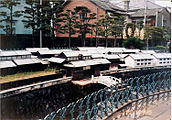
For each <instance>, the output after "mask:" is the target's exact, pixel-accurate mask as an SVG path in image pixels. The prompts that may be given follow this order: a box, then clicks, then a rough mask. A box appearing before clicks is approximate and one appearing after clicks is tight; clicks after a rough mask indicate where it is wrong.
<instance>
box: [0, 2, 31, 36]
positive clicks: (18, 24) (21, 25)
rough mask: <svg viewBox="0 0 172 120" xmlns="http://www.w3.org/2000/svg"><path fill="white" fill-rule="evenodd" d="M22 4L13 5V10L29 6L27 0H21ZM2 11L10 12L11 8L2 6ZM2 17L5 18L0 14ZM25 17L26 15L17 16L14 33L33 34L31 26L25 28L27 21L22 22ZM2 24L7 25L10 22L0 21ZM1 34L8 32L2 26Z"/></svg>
mask: <svg viewBox="0 0 172 120" xmlns="http://www.w3.org/2000/svg"><path fill="white" fill-rule="evenodd" d="M0 1H2V0H0ZM19 2H20V4H19V5H17V6H14V7H13V12H15V11H24V7H25V6H27V4H26V1H25V0H20V1H19ZM0 11H4V12H7V13H8V14H9V10H8V9H7V8H0ZM0 19H3V17H2V16H0ZM23 19H24V15H23V16H21V17H15V18H14V22H13V29H14V31H13V34H32V29H31V28H25V27H24V25H25V23H23V22H22V20H23ZM0 24H1V25H4V26H5V25H6V24H10V23H8V22H0ZM0 34H6V32H5V31H4V30H3V29H1V28H0Z"/></svg>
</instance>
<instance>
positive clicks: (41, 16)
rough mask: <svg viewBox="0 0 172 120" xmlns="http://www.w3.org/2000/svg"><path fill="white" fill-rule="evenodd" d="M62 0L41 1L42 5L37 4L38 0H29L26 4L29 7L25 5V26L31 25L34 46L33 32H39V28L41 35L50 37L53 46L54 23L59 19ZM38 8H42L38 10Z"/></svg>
mask: <svg viewBox="0 0 172 120" xmlns="http://www.w3.org/2000/svg"><path fill="white" fill-rule="evenodd" d="M62 3H63V0H60V1H59V0H58V1H56V0H47V1H43V3H42V5H40V4H39V0H31V1H30V0H29V1H28V2H27V4H28V5H29V7H27V6H26V7H25V11H24V12H25V14H26V15H25V16H24V17H25V18H26V19H25V20H23V22H25V23H26V27H32V30H33V31H32V39H33V46H35V40H34V36H35V33H37V34H39V30H42V32H43V36H47V37H51V40H52V47H54V46H55V45H54V39H55V34H54V32H55V31H58V29H57V28H59V27H57V26H59V25H58V24H56V22H57V21H59V19H58V18H59V16H58V15H59V13H60V12H62V11H63V10H62V8H63V6H62ZM40 9H41V10H42V11H41V12H40Z"/></svg>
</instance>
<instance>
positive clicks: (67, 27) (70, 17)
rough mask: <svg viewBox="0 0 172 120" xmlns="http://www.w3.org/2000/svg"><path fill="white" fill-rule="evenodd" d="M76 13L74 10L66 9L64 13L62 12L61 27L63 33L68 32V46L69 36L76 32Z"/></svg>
mask: <svg viewBox="0 0 172 120" xmlns="http://www.w3.org/2000/svg"><path fill="white" fill-rule="evenodd" d="M76 19H77V17H76V15H75V12H74V11H72V10H66V13H65V14H64V17H63V20H64V23H65V24H64V26H62V29H63V31H64V33H67V34H69V46H68V47H69V48H70V47H71V36H72V35H73V34H76V29H75V24H76Z"/></svg>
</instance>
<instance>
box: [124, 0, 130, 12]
mask: <svg viewBox="0 0 172 120" xmlns="http://www.w3.org/2000/svg"><path fill="white" fill-rule="evenodd" d="M129 4H130V0H124V9H125V10H129Z"/></svg>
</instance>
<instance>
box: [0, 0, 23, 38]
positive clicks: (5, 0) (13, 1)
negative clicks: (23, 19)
mask: <svg viewBox="0 0 172 120" xmlns="http://www.w3.org/2000/svg"><path fill="white" fill-rule="evenodd" d="M19 4H20V2H19V0H1V1H0V8H2V9H1V10H2V11H0V16H1V17H2V19H1V20H0V22H6V25H5V26H3V25H1V26H0V28H2V29H3V30H4V31H5V32H6V34H10V35H12V34H13V31H14V28H13V23H14V22H15V20H14V18H17V17H20V16H22V11H17V10H16V11H14V10H13V7H14V6H17V5H19ZM6 9H7V10H6ZM3 10H5V11H3Z"/></svg>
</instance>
